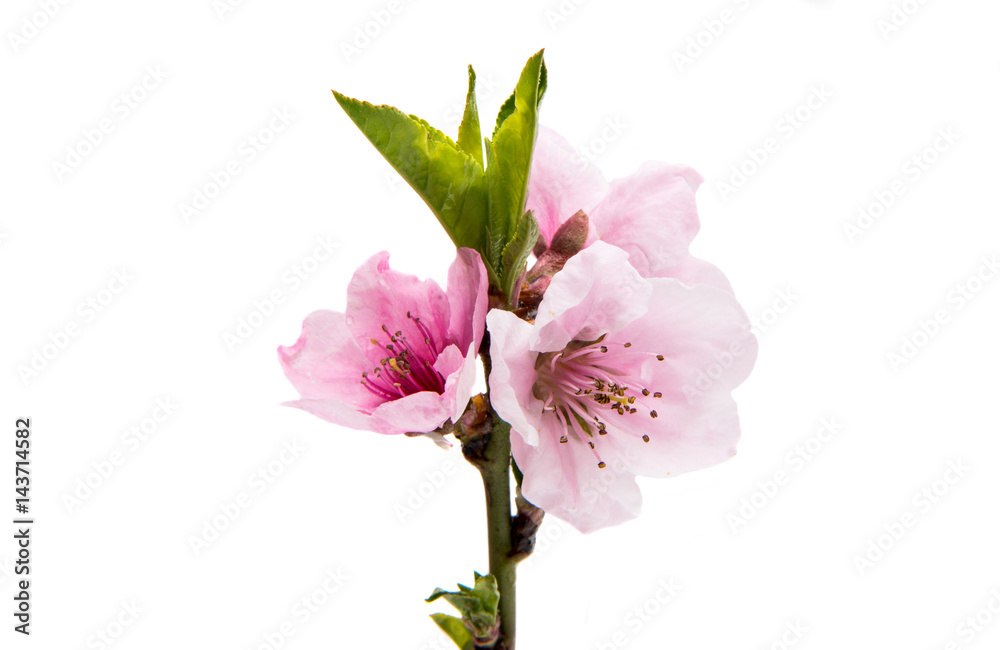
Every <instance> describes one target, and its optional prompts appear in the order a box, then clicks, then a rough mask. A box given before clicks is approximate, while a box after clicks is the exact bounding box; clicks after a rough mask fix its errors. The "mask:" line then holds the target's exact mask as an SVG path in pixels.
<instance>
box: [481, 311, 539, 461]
mask: <svg viewBox="0 0 1000 650" xmlns="http://www.w3.org/2000/svg"><path fill="white" fill-rule="evenodd" d="M486 322H487V327H488V328H489V331H490V359H491V360H492V362H493V368H492V370H491V371H490V402H491V404H492V405H493V408H494V409H495V410H496V412H497V413H498V414H499V415H500V417H501V418H503V420H504V421H505V422H507V423H508V424H510V425H511V426H512V427H514V428H515V429H517V431H518V432H519V433H520V434H521V436H523V437H524V439H525V440H526V441H527V443H528V444H530V445H537V444H538V427H539V426H540V425H541V420H542V403H541V402H540V401H539V400H538V399H536V398H535V397H534V395H532V392H531V390H532V387H533V386H534V384H535V376H536V373H535V359H536V358H537V357H538V355H537V353H535V352H532V351H531V350H530V349H529V346H528V343H529V341H530V340H531V337H532V333H533V328H532V326H531V325H530V324H529V323H527V322H525V321H523V320H521V319H520V318H518V317H517V316H515V315H514V314H512V313H510V312H508V311H502V310H499V309H494V310H492V311H491V312H490V313H489V314H488V315H487V316H486Z"/></svg>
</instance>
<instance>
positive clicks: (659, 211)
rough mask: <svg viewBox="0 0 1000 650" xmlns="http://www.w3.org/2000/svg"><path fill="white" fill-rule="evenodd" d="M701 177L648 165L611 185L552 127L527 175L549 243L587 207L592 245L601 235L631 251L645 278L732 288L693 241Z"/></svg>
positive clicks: (531, 205) (542, 133) (530, 204)
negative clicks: (693, 247) (697, 253)
mask: <svg viewBox="0 0 1000 650" xmlns="http://www.w3.org/2000/svg"><path fill="white" fill-rule="evenodd" d="M702 180H703V179H702V177H701V175H700V174H699V173H698V172H696V171H694V170H693V169H691V168H689V167H686V166H684V165H672V164H668V163H662V162H647V163H645V164H643V165H642V166H641V167H639V169H638V171H636V172H635V173H634V174H632V175H631V176H628V177H626V178H621V179H618V180H615V181H612V182H611V183H608V182H607V181H606V180H605V179H604V175H603V174H601V172H600V170H598V169H597V168H596V167H594V166H593V165H592V164H590V162H589V161H587V160H586V159H585V158H583V157H581V156H580V155H579V154H577V153H576V152H575V151H574V149H573V147H572V145H570V143H569V142H568V141H567V140H566V139H565V138H563V137H562V136H560V135H559V134H557V133H556V132H555V131H553V130H552V129H549V128H546V127H540V128H539V131H538V140H537V142H536V143H535V149H534V154H533V157H532V162H531V175H530V177H529V179H528V201H527V208H528V209H529V210H532V211H534V215H535V219H537V220H538V227H539V230H540V231H541V237H542V239H544V241H545V244H546V245H549V244H551V242H552V237H553V235H554V234H555V233H556V231H557V230H558V229H559V226H560V225H562V224H563V223H564V222H565V221H566V220H567V219H569V218H570V217H572V216H573V215H574V214H575V213H576V212H577V211H578V210H583V211H584V212H585V213H586V214H587V216H588V218H589V219H590V232H589V235H588V237H587V245H590V244H592V243H593V242H595V241H597V240H602V241H605V242H607V243H609V244H612V245H614V246H617V247H618V248H621V249H622V250H624V251H626V252H627V253H628V254H629V262H630V263H631V264H632V266H634V267H635V268H636V270H638V271H639V273H640V274H642V275H643V276H644V277H672V278H677V279H679V280H681V281H682V282H684V283H686V284H696V283H697V284H709V285H711V286H714V287H718V288H720V289H724V290H726V291H729V292H732V288H731V287H730V285H729V281H728V280H726V277H725V276H724V275H723V274H722V272H721V271H719V269H718V268H716V267H715V266H713V265H712V264H709V263H708V262H705V261H704V260H701V259H698V258H696V257H692V256H691V254H690V253H689V252H688V246H689V245H690V243H691V240H692V239H694V236H695V235H696V234H697V233H698V229H699V228H700V225H701V224H700V222H699V220H698V208H697V205H696V203H695V190H697V189H698V186H699V185H701V182H702Z"/></svg>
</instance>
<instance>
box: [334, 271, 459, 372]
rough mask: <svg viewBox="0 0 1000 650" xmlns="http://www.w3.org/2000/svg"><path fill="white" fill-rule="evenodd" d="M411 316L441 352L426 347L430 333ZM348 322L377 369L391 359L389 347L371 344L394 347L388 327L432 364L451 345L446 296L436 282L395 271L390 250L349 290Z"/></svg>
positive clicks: (358, 274)
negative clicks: (391, 343)
mask: <svg viewBox="0 0 1000 650" xmlns="http://www.w3.org/2000/svg"><path fill="white" fill-rule="evenodd" d="M407 313H410V314H411V316H412V317H413V318H419V319H420V325H422V326H423V328H424V329H425V330H426V331H427V332H429V333H430V338H431V339H432V340H431V341H430V344H429V345H430V346H431V347H435V348H436V349H435V350H434V351H433V352H431V351H430V349H429V348H428V347H426V346H425V345H424V338H425V333H424V331H422V330H421V328H420V327H418V325H417V323H416V322H415V321H414V320H412V319H410V318H407V317H406V314H407ZM345 318H346V322H347V327H348V329H349V330H350V331H351V333H352V334H353V335H354V338H355V340H357V342H358V345H359V346H360V348H361V350H362V351H363V352H364V353H365V356H367V357H368V360H369V362H370V365H371V366H372V367H373V368H374V367H376V366H378V365H379V360H380V359H382V358H383V357H385V356H386V353H385V351H384V350H383V348H381V347H379V346H377V345H373V344H372V343H371V339H372V338H373V337H376V338H377V340H378V341H379V342H380V343H381V344H382V345H385V344H387V343H389V340H388V335H386V334H385V333H384V331H383V329H382V328H383V327H385V329H386V330H388V331H389V332H390V333H392V332H397V331H401V332H402V333H403V334H404V335H405V336H406V337H407V339H408V340H409V341H410V342H411V343H413V345H412V346H411V347H412V348H413V349H414V350H416V351H417V353H418V354H420V355H421V356H423V355H426V358H427V360H428V361H430V362H432V363H433V361H434V359H435V358H436V357H437V352H439V351H440V350H443V349H444V348H445V347H446V346H447V345H448V344H449V343H451V341H450V336H449V331H448V327H449V321H450V318H451V308H450V306H449V304H448V297H447V296H446V295H445V293H444V291H442V290H441V287H439V286H438V284H437V283H436V282H434V281H433V280H419V279H418V278H417V277H416V276H414V275H410V274H407V273H398V272H396V271H393V270H392V269H391V268H389V253H387V252H385V251H383V252H381V253H378V254H376V255H373V256H372V257H370V258H369V259H368V260H367V261H366V262H365V263H364V264H362V265H361V266H360V267H359V268H358V270H357V271H355V272H354V277H353V278H351V282H350V284H348V286H347V310H346V317H345Z"/></svg>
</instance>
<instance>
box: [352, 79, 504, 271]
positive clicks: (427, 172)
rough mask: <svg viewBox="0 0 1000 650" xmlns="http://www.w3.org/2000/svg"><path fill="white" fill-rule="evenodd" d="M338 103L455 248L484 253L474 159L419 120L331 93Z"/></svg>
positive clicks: (485, 201) (482, 201)
mask: <svg viewBox="0 0 1000 650" xmlns="http://www.w3.org/2000/svg"><path fill="white" fill-rule="evenodd" d="M333 95H334V97H336V99H337V103H338V104H340V106H341V108H343V109H344V112H346V113H347V115H348V116H349V117H350V118H351V119H352V120H353V121H354V123H355V124H356V125H357V126H358V128H359V129H361V132H362V133H364V134H365V136H366V137H367V138H368V140H369V141H371V143H372V144H373V145H374V146H375V148H376V149H378V151H379V153H381V154H382V155H383V156H384V157H385V159H386V160H387V161H389V164H390V165H392V166H393V168H395V170H396V171H397V172H399V174H400V175H401V176H402V177H403V178H404V179H405V180H406V182H407V183H409V184H410V186H411V187H412V188H413V189H414V190H416V192H417V194H419V195H420V198H422V199H423V200H424V202H425V203H426V204H427V206H428V207H430V209H431V211H432V212H433V213H434V215H435V216H436V217H437V219H438V221H439V222H440V223H441V225H442V226H443V227H444V229H445V231H446V232H447V233H448V236H449V237H451V240H452V241H453V242H454V243H455V245H456V246H468V247H470V248H474V249H476V250H478V251H480V252H484V251H485V250H486V243H487V241H486V226H487V220H488V217H489V198H488V184H487V180H486V174H485V172H484V171H483V166H482V163H481V162H480V161H479V160H477V159H476V157H475V156H473V155H470V154H469V153H467V152H465V151H463V150H462V149H460V148H459V146H458V145H457V144H456V143H455V142H454V141H453V140H452V139H451V138H449V137H448V136H447V135H445V134H444V133H442V132H441V131H438V130H437V129H435V128H434V127H432V126H430V125H429V124H428V123H427V122H425V121H424V120H422V119H420V118H418V117H416V116H414V115H406V114H405V113H403V112H402V111H400V110H398V109H396V108H393V107H392V106H374V105H372V104H369V103H368V102H363V101H359V100H357V99H352V98H350V97H346V96H344V95H342V94H341V93H338V92H337V91H333Z"/></svg>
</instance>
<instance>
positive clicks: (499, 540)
mask: <svg viewBox="0 0 1000 650" xmlns="http://www.w3.org/2000/svg"><path fill="white" fill-rule="evenodd" d="M479 356H480V358H481V359H482V361H483V370H484V371H485V375H486V386H487V388H486V403H487V404H488V405H489V417H490V426H489V440H488V441H487V443H486V448H485V449H484V450H483V459H482V462H481V463H479V471H480V473H481V474H482V475H483V488H484V489H485V491H486V530H487V541H488V544H489V555H490V573H491V574H492V575H493V577H494V578H496V580H497V590H498V591H499V592H500V607H499V612H500V638H499V640H498V642H497V645H496V648H497V650H514V635H515V631H516V628H517V597H516V586H515V584H516V582H517V560H515V559H514V558H513V557H511V556H512V555H513V553H512V551H513V539H512V535H511V524H512V522H513V518H512V517H511V507H510V466H511V461H510V425H509V424H507V423H506V422H504V421H503V420H502V419H501V418H500V416H499V415H497V413H496V411H494V410H493V406H492V404H490V402H489V394H490V389H489V380H490V372H491V370H492V369H493V362H492V359H490V343H489V333H487V334H486V336H484V337H483V342H482V345H481V347H480V348H479Z"/></svg>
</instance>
